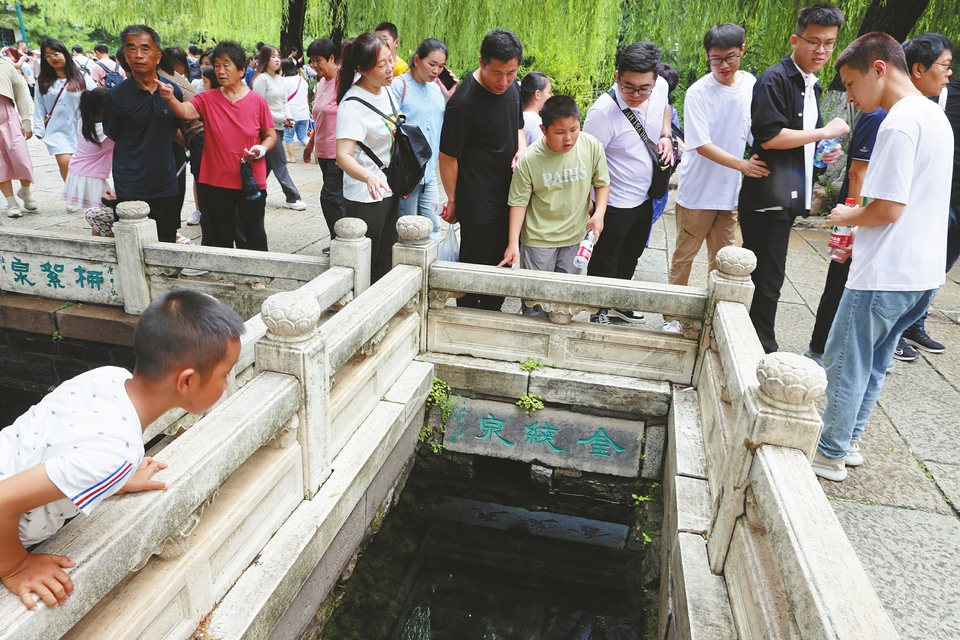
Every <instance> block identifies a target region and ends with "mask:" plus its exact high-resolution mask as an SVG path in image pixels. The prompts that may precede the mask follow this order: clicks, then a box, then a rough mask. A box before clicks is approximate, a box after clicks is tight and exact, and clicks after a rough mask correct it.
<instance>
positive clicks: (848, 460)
mask: <svg viewBox="0 0 960 640" xmlns="http://www.w3.org/2000/svg"><path fill="white" fill-rule="evenodd" d="M843 464H844V465H846V466H848V467H859V466H860V465H862V464H863V454H861V453H860V441H859V440H851V441H850V450H849V451H847V456H846V457H845V458H844V459H843Z"/></svg>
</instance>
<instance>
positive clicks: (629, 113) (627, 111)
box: [607, 87, 660, 167]
mask: <svg viewBox="0 0 960 640" xmlns="http://www.w3.org/2000/svg"><path fill="white" fill-rule="evenodd" d="M607 95H608V96H610V99H611V100H613V104H615V105H617V108H618V109H619V108H620V102H619V101H618V100H617V92H616V90H615V89H613V88H612V87H611V89H610V91H607ZM620 110H621V111H622V112H623V115H625V116H626V117H627V120H629V121H630V124H632V125H633V128H634V129H636V131H637V134H638V135H639V136H640V139H641V140H643V146H645V147H646V148H647V153H649V154H650V158H651V159H652V160H653V165H654V166H655V167H656V166H659V165H660V158H659V156H658V155H657V154H655V153H654V152H653V149H651V148H650V147H651V146H654V145H653V143H652V142H651V141H650V137H649V136H648V135H647V131H646V129H644V128H643V125H642V124H640V120H638V119H637V114H635V113H634V112H633V109H631V108H629V107H624V108H623V109H620Z"/></svg>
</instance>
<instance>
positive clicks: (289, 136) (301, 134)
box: [283, 120, 310, 147]
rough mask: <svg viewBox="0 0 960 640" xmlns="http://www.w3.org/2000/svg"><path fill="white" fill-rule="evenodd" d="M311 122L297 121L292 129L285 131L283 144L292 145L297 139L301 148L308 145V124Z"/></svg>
mask: <svg viewBox="0 0 960 640" xmlns="http://www.w3.org/2000/svg"><path fill="white" fill-rule="evenodd" d="M309 123H310V121H309V120H297V121H296V123H295V124H294V125H293V126H292V127H290V128H285V129H284V130H283V144H291V143H292V142H293V141H294V137H296V139H297V141H298V142H299V143H300V146H301V147H302V146H304V145H306V144H307V139H308V136H307V124H309Z"/></svg>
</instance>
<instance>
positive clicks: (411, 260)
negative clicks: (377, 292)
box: [393, 216, 453, 351]
mask: <svg viewBox="0 0 960 640" xmlns="http://www.w3.org/2000/svg"><path fill="white" fill-rule="evenodd" d="M397 233H398V234H399V236H400V242H398V243H397V244H395V245H393V266H397V265H398V264H409V265H413V266H415V267H420V271H421V272H422V274H423V275H422V280H421V284H420V295H419V299H418V300H417V311H418V312H419V313H420V350H421V351H426V350H427V306H428V303H429V301H430V300H429V296H428V295H427V292H428V290H429V289H428V285H429V283H428V278H429V275H430V265H431V264H433V263H434V261H436V259H437V243H436V242H434V241H433V240H431V239H430V234H431V233H433V223H432V222H430V220H428V219H427V218H424V217H423V216H401V217H400V219H399V220H397ZM447 233H453V228H450V229H449V230H448V231H447Z"/></svg>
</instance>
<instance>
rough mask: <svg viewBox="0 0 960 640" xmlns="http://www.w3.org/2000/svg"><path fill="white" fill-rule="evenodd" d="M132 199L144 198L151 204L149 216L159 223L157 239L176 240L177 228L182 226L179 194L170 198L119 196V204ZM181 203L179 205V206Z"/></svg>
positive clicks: (164, 240)
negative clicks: (149, 198)
mask: <svg viewBox="0 0 960 640" xmlns="http://www.w3.org/2000/svg"><path fill="white" fill-rule="evenodd" d="M132 200H142V201H143V202H146V203H147V204H148V205H149V206H150V215H149V218H150V219H151V220H153V221H154V222H156V223H157V239H158V240H160V242H176V241H177V229H179V228H180V207H181V206H182V205H180V204H179V203H180V199H179V197H177V196H170V197H169V198H153V199H151V200H144V199H143V198H118V199H117V204H120V203H121V202H129V201H132ZM178 205H179V206H178Z"/></svg>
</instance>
